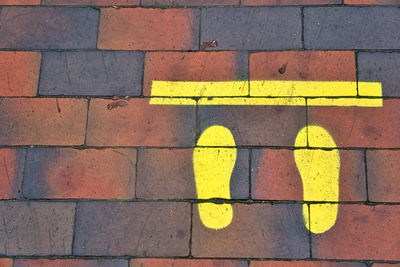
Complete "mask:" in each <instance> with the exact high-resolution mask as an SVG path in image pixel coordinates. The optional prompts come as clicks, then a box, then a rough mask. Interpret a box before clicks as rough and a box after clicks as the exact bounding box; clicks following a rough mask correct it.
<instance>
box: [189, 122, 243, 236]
mask: <svg viewBox="0 0 400 267" xmlns="http://www.w3.org/2000/svg"><path fill="white" fill-rule="evenodd" d="M234 146H235V140H234V139H233V136H232V133H231V132H230V131H229V130H228V129H227V128H225V127H223V126H217V125H215V126H211V127H209V128H207V129H206V130H205V131H204V132H203V133H202V135H201V136H200V138H199V140H198V142H197V147H196V148H195V150H194V152H193V168H194V176H195V183H196V189H197V197H198V199H213V198H221V199H230V198H231V195H230V180H231V175H232V171H233V168H234V167H235V162H236V153H237V151H236V148H233V147H234ZM231 147H232V148H231ZM198 207H199V215H200V219H201V221H202V223H203V224H204V226H206V227H208V228H211V229H216V230H218V229H222V228H225V227H227V226H228V225H229V224H230V223H231V221H232V217H233V210H232V205H231V204H227V203H225V204H215V203H200V204H199V205H198Z"/></svg>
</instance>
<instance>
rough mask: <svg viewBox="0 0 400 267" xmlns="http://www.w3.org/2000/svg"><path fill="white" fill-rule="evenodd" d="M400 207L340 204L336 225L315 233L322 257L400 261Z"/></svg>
mask: <svg viewBox="0 0 400 267" xmlns="http://www.w3.org/2000/svg"><path fill="white" fill-rule="evenodd" d="M399 225H400V206H398V205H396V206H388V205H377V206H368V205H346V204H342V205H340V206H339V213H338V217H337V220H336V224H335V225H334V226H333V227H332V228H331V229H330V230H329V231H327V232H325V233H323V234H319V235H312V255H313V257H315V258H319V259H327V258H328V259H352V260H354V259H363V260H400V228H399V227H398V226H399Z"/></svg>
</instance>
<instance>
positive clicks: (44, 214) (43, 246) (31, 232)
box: [0, 201, 75, 256]
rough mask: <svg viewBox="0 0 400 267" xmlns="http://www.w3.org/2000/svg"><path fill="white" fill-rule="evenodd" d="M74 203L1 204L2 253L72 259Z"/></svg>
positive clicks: (0, 234) (0, 235)
mask: <svg viewBox="0 0 400 267" xmlns="http://www.w3.org/2000/svg"><path fill="white" fill-rule="evenodd" d="M74 218H75V203H62V202H57V203H54V202H28V201H24V202H1V203H0V221H1V222H2V228H1V231H0V240H1V241H0V253H1V254H2V255H8V256H17V255H18V256H23V255H25V256H31V255H35V256H42V255H70V254H71V247H72V235H73V225H74Z"/></svg>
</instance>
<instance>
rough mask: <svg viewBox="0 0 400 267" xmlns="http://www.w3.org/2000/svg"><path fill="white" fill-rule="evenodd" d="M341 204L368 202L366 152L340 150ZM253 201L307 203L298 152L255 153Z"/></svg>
mask: <svg viewBox="0 0 400 267" xmlns="http://www.w3.org/2000/svg"><path fill="white" fill-rule="evenodd" d="M339 154H340V176H339V201H366V200H367V193H366V178H365V165H364V162H365V159H364V151H361V150H359V151H357V150H340V152H339ZM251 163H252V166H251V189H252V198H253V199H261V200H295V201H302V200H303V183H302V179H301V176H300V173H299V171H298V169H297V167H296V163H295V161H294V150H287V149H254V150H253V151H252V156H251Z"/></svg>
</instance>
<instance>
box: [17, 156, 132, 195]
mask: <svg viewBox="0 0 400 267" xmlns="http://www.w3.org/2000/svg"><path fill="white" fill-rule="evenodd" d="M135 172H136V150H135V149H104V150H96V149H85V150H76V149H71V148H64V149H63V148H60V149H52V148H35V149H30V150H29V151H28V155H27V162H26V167H25V178H24V186H23V188H24V189H23V194H24V196H25V197H27V198H93V199H114V198H116V199H131V198H133V197H134V191H135Z"/></svg>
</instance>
